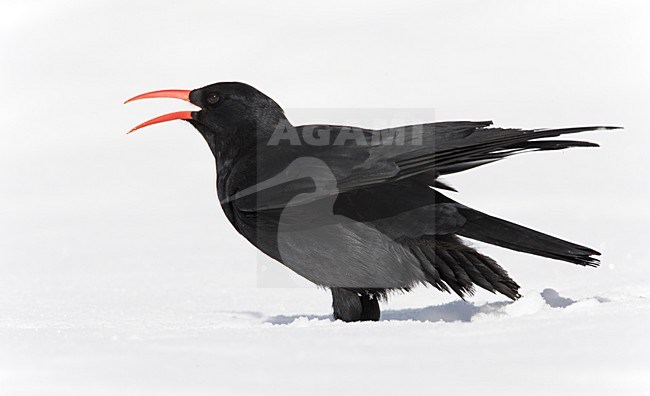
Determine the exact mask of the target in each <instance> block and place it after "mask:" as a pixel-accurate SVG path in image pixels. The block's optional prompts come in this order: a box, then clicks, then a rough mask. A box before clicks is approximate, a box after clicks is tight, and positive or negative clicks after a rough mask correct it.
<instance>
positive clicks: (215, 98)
mask: <svg viewBox="0 0 650 396" xmlns="http://www.w3.org/2000/svg"><path fill="white" fill-rule="evenodd" d="M219 100H221V98H220V97H219V95H217V94H210V95H208V98H207V102H208V103H209V104H211V105H214V104H217V103H218V102H219Z"/></svg>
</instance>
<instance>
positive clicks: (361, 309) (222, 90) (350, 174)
mask: <svg viewBox="0 0 650 396" xmlns="http://www.w3.org/2000/svg"><path fill="white" fill-rule="evenodd" d="M145 98H177V99H182V100H186V101H189V102H191V103H193V104H194V105H196V106H198V107H200V110H197V111H183V112H176V113H171V114H167V115H164V116H161V117H158V118H154V119H152V120H150V121H147V122H145V123H143V124H140V125H138V126H137V127H135V128H133V129H132V130H131V132H132V131H134V130H136V129H139V128H142V127H144V126H147V125H152V124H156V123H159V122H164V121H170V120H176V119H182V120H186V121H188V122H189V123H190V124H192V126H194V127H195V128H196V129H197V130H198V131H199V133H201V135H202V136H203V137H204V138H205V140H206V141H207V143H208V145H209V146H210V149H211V151H212V153H213V154H214V157H215V161H216V167H217V194H218V197H219V200H220V203H221V207H222V209H223V211H224V213H225V214H226V217H227V218H228V220H229V221H230V222H231V223H232V225H233V226H234V227H235V229H236V230H237V231H238V232H239V233H240V234H241V235H243V236H244V237H245V238H246V239H248V241H250V242H251V243H252V244H253V245H255V246H256V247H257V248H258V249H260V250H261V251H262V252H264V253H265V254H267V255H269V256H270V257H272V258H274V259H275V260H277V261H279V262H281V263H283V264H284V265H286V266H287V267H289V268H290V269H292V270H293V271H295V272H296V273H298V274H300V275H301V276H303V277H305V278H306V279H308V280H310V281H311V282H314V283H315V284H317V285H320V286H323V287H327V288H330V289H331V291H332V297H333V308H334V318H336V319H341V320H344V321H359V320H378V319H379V312H380V311H379V303H378V300H380V299H383V298H386V295H387V293H388V292H390V291H393V290H410V289H411V288H412V287H414V286H416V285H418V284H425V285H426V284H431V285H433V286H434V287H436V288H437V289H439V290H444V291H454V292H455V293H457V294H458V295H459V296H461V297H464V296H465V295H468V294H471V293H472V292H473V290H474V285H477V286H479V287H482V288H484V289H486V290H489V291H491V292H499V293H501V294H503V295H505V296H507V297H509V298H511V299H516V298H518V297H519V296H520V295H519V293H518V290H519V285H517V283H516V282H515V281H514V280H512V279H511V278H510V277H509V276H508V273H507V272H506V271H505V270H504V269H503V268H501V267H500V266H499V265H498V264H497V263H496V262H495V261H494V260H493V259H491V258H489V257H487V256H485V255H483V254H481V253H479V252H477V251H476V250H475V249H474V248H472V247H470V246H468V245H467V244H465V243H463V241H462V240H461V238H460V237H461V236H462V237H465V238H469V239H473V240H477V241H482V242H486V243H489V244H493V245H498V246H502V247H505V248H508V249H512V250H517V251H520V252H525V253H530V254H535V255H538V256H543V257H549V258H553V259H556V260H563V261H568V262H570V263H574V264H578V265H582V266H597V265H598V263H599V262H598V260H597V259H596V258H594V257H593V256H597V255H599V253H598V252H597V251H595V250H593V249H590V248H588V247H585V246H581V245H577V244H575V243H571V242H567V241H564V240H561V239H558V238H555V237H552V236H549V235H546V234H543V233H540V232H537V231H534V230H531V229H529V228H526V227H523V226H520V225H517V224H514V223H511V222H508V221H505V220H501V219H498V218H496V217H493V216H490V215H487V214H485V213H482V212H479V211H477V210H474V209H472V208H469V207H467V206H465V205H463V204H460V203H458V202H456V201H454V200H452V199H451V198H449V197H447V196H446V195H444V194H442V193H441V192H440V190H453V189H452V188H451V187H449V186H447V185H446V184H444V183H443V182H442V181H441V180H440V179H439V177H440V176H443V175H446V174H450V173H456V172H460V171H463V170H467V169H470V168H473V167H476V166H480V165H483V164H487V163H490V162H494V161H498V160H501V159H503V158H506V157H509V156H511V155H514V154H518V153H522V152H528V151H544V150H560V149H565V148H569V147H597V144H594V143H589V142H584V141H575V140H555V139H549V138H555V137H558V136H560V135H566V134H572V133H577V132H584V131H591V130H597V129H616V127H603V126H592V127H577V128H561V129H536V130H524V129H513V128H494V127H491V125H492V122H491V121H481V122H473V121H454V122H435V123H430V124H420V125H409V126H404V127H399V128H390V129H384V130H370V129H363V128H356V127H348V126H338V125H303V126H293V125H292V124H291V123H290V122H289V121H288V119H287V118H286V116H285V114H284V111H283V110H282V108H281V107H280V106H279V105H278V104H277V103H275V101H273V100H272V99H271V98H269V97H268V96H266V95H264V94H263V93H261V92H260V91H258V90H257V89H255V88H253V87H251V86H249V85H246V84H243V83H237V82H224V83H217V84H212V85H208V86H206V87H203V88H199V89H195V90H192V91H186V90H164V91H155V92H150V93H146V94H143V95H139V96H136V97H134V98H132V99H129V100H128V101H127V102H129V101H133V100H137V99H145Z"/></svg>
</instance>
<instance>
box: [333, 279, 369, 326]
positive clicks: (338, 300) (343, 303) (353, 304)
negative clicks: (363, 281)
mask: <svg viewBox="0 0 650 396" xmlns="http://www.w3.org/2000/svg"><path fill="white" fill-rule="evenodd" d="M332 308H334V319H336V320H342V321H344V322H358V321H365V320H379V301H377V299H376V298H374V297H373V296H371V295H369V294H366V293H363V294H361V295H359V294H358V293H357V292H354V291H351V290H347V289H342V288H339V287H333V288H332Z"/></svg>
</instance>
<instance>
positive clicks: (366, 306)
mask: <svg viewBox="0 0 650 396" xmlns="http://www.w3.org/2000/svg"><path fill="white" fill-rule="evenodd" d="M361 307H362V311H361V320H372V321H378V320H379V315H380V311H379V300H377V298H376V297H375V296H372V295H370V294H366V293H363V294H361Z"/></svg>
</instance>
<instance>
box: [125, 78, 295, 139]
mask: <svg viewBox="0 0 650 396" xmlns="http://www.w3.org/2000/svg"><path fill="white" fill-rule="evenodd" d="M149 98H174V99H181V100H184V101H187V102H190V103H192V104H194V105H196V106H198V107H200V110H197V111H179V112H175V113H170V114H165V115H163V116H160V117H156V118H153V119H151V120H149V121H146V122H143V123H142V124H140V125H138V126H136V127H134V128H133V129H131V130H130V131H129V133H131V132H134V131H136V130H138V129H140V128H143V127H146V126H149V125H154V124H158V123H161V122H166V121H172V120H186V121H188V122H190V123H191V124H192V125H193V126H194V127H195V128H196V129H197V130H198V131H199V132H200V133H201V134H202V135H203V137H204V138H205V139H206V141H207V142H208V144H209V145H210V147H211V148H212V149H213V151H215V148H216V147H222V146H223V145H229V144H232V143H235V142H237V143H238V145H240V144H241V143H242V140H249V139H253V138H259V136H257V135H258V134H260V133H264V131H267V130H272V129H273V128H274V126H275V125H277V123H278V122H279V121H280V120H284V119H285V118H284V112H283V110H282V108H281V107H280V106H279V105H278V104H277V103H275V101H273V99H271V98H269V97H268V96H266V95H264V94H263V93H262V92H260V91H258V90H257V89H255V88H253V87H251V86H250V85H248V84H244V83H240V82H220V83H216V84H211V85H207V86H205V87H203V88H198V89H194V90H180V89H170V90H162V91H153V92H148V93H145V94H142V95H138V96H135V97H133V98H131V99H129V100H127V101H126V102H125V103H129V102H132V101H135V100H139V99H149ZM233 140H234V141H233Z"/></svg>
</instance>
